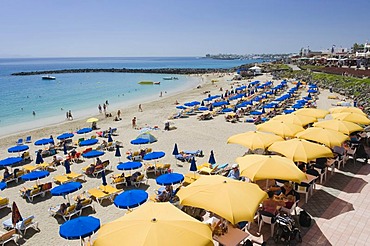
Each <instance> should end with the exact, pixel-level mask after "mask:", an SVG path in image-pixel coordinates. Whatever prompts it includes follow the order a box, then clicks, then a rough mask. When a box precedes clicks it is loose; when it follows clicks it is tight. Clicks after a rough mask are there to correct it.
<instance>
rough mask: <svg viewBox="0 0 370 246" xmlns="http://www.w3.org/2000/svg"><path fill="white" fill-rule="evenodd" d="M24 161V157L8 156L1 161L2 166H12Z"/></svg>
mask: <svg viewBox="0 0 370 246" xmlns="http://www.w3.org/2000/svg"><path fill="white" fill-rule="evenodd" d="M21 161H23V159H22V157H8V158H6V159H3V160H1V161H0V167H6V166H11V165H13V164H17V163H19V162H21Z"/></svg>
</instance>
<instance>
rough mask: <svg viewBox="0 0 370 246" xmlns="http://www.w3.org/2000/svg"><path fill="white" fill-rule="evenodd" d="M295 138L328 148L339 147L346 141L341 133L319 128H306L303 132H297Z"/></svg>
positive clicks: (345, 136) (346, 137)
mask: <svg viewBox="0 0 370 246" xmlns="http://www.w3.org/2000/svg"><path fill="white" fill-rule="evenodd" d="M296 137H297V138H301V139H306V140H311V141H315V142H318V143H322V144H325V145H326V146H328V147H329V148H333V147H335V146H341V145H342V143H343V142H344V141H346V140H347V139H348V136H347V135H345V134H343V133H341V132H338V131H334V130H331V129H323V128H319V127H310V128H307V129H306V130H304V131H303V132H298V133H297V134H296Z"/></svg>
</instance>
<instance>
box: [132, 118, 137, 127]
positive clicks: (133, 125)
mask: <svg viewBox="0 0 370 246" xmlns="http://www.w3.org/2000/svg"><path fill="white" fill-rule="evenodd" d="M132 128H136V117H134V118H133V119H132Z"/></svg>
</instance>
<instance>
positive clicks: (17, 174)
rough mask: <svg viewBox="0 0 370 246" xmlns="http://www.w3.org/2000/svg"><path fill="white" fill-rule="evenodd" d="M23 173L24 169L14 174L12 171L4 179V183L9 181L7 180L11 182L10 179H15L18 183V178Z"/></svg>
mask: <svg viewBox="0 0 370 246" xmlns="http://www.w3.org/2000/svg"><path fill="white" fill-rule="evenodd" d="M23 174H24V170H23V169H20V170H18V171H17V172H16V176H14V172H13V173H12V174H11V175H10V176H9V177H7V178H6V179H5V182H6V183H9V182H12V181H15V182H17V183H18V181H19V179H20V178H21V176H22V175H23Z"/></svg>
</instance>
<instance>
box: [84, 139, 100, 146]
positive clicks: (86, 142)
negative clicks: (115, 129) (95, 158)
mask: <svg viewBox="0 0 370 246" xmlns="http://www.w3.org/2000/svg"><path fill="white" fill-rule="evenodd" d="M97 142H98V140H97V139H96V138H91V139H86V140H84V141H81V142H80V146H90V145H94V144H96V143H97Z"/></svg>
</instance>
